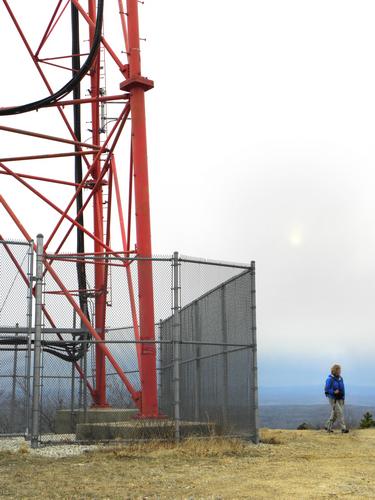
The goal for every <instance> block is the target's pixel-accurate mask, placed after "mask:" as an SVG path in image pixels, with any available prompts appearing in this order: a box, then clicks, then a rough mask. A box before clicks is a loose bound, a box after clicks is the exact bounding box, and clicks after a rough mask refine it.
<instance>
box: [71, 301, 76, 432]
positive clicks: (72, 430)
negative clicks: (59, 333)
mask: <svg viewBox="0 0 375 500" xmlns="http://www.w3.org/2000/svg"><path fill="white" fill-rule="evenodd" d="M76 328H77V313H76V311H73V331H74V332H75V330H76ZM76 339H77V336H76V334H75V333H74V334H73V340H74V341H75V340H76ZM72 354H73V356H75V354H76V343H75V342H74V344H73V349H72ZM70 384H71V385H70V430H71V432H74V430H75V423H76V422H75V412H74V403H75V366H74V362H73V361H72V368H71V381H70Z"/></svg>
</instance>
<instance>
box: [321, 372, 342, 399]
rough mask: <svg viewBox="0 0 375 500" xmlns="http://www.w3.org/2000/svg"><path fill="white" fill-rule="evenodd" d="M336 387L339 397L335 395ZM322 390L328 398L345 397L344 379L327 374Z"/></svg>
mask: <svg viewBox="0 0 375 500" xmlns="http://www.w3.org/2000/svg"><path fill="white" fill-rule="evenodd" d="M337 389H338V390H339V391H340V394H339V397H337V395H336V394H335V391H336V390H337ZM324 392H325V394H326V396H327V397H328V398H331V399H345V386H344V379H343V378H342V377H334V376H333V375H328V378H327V380H326V385H325V388H324Z"/></svg>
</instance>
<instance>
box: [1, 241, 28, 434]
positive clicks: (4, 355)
mask: <svg viewBox="0 0 375 500" xmlns="http://www.w3.org/2000/svg"><path fill="white" fill-rule="evenodd" d="M0 238H1V237H0ZM32 274H33V242H21V241H6V240H3V239H0V436H4V435H29V423H30V418H31V407H30V393H31V387H30V379H31V378H30V375H31V369H32V356H31V342H32V281H33V280H32Z"/></svg>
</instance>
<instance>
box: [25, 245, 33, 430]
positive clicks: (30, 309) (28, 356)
mask: <svg viewBox="0 0 375 500" xmlns="http://www.w3.org/2000/svg"><path fill="white" fill-rule="evenodd" d="M28 253H29V268H28V272H27V277H28V279H29V288H28V295H27V350H26V366H25V371H26V388H25V400H26V401H25V421H26V422H25V438H26V439H30V436H31V435H30V392H31V391H30V389H31V387H30V380H31V336H32V330H33V282H34V242H33V241H30V244H29V252H28Z"/></svg>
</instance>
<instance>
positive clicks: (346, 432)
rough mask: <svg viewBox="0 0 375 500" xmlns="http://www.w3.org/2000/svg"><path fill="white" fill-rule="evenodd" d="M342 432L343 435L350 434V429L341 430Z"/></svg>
mask: <svg viewBox="0 0 375 500" xmlns="http://www.w3.org/2000/svg"><path fill="white" fill-rule="evenodd" d="M341 432H342V433H343V434H348V432H349V429H342V430H341Z"/></svg>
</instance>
